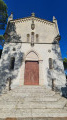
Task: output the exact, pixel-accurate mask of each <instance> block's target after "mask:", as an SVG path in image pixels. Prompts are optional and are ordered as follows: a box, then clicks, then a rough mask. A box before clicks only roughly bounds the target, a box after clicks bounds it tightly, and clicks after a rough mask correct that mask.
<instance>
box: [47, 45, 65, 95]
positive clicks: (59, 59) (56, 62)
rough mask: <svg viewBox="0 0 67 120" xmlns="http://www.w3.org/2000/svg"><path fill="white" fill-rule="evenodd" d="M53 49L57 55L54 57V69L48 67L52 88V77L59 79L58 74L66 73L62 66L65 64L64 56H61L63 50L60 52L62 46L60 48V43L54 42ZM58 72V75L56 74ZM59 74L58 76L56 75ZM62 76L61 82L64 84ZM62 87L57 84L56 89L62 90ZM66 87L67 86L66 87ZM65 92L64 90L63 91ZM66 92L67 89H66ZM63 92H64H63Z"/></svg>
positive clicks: (49, 81)
mask: <svg viewBox="0 0 67 120" xmlns="http://www.w3.org/2000/svg"><path fill="white" fill-rule="evenodd" d="M52 51H53V53H54V54H55V55H56V59H53V69H52V70H51V69H49V68H47V77H48V85H49V86H50V87H51V88H52V79H55V80H56V79H57V80H58V76H59V74H60V76H61V75H62V74H64V69H63V68H62V67H63V66H62V64H63V61H62V57H61V52H60V48H59V44H53V45H52ZM56 74H57V75H56ZM54 75H55V76H57V78H55V77H54ZM59 78H61V80H60V81H61V83H62V84H63V81H62V80H63V79H62V77H59ZM60 87H61V86H59V85H58V86H55V91H61V90H60ZM65 88H66V87H65ZM61 89H62V88H61ZM62 92H63V91H62ZM65 92H66V91H65ZM63 93H64V92H63ZM63 93H62V94H63Z"/></svg>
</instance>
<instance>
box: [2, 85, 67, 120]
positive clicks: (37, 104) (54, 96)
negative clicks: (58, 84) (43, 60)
mask: <svg viewBox="0 0 67 120" xmlns="http://www.w3.org/2000/svg"><path fill="white" fill-rule="evenodd" d="M51 117H53V118H57V117H61V118H63V117H64V118H65V117H66V120H67V99H65V98H63V97H61V96H60V95H59V93H55V92H54V91H52V90H50V89H48V88H45V87H44V86H19V87H17V88H15V89H13V90H11V91H8V92H7V93H6V94H3V95H1V96H0V118H2V119H5V118H24V120H25V119H27V118H28V120H29V119H31V120H32V119H33V118H36V119H38V118H39V119H38V120H41V119H43V120H46V119H44V118H51ZM36 119H35V120H36ZM49 120H50V119H49ZM58 120H59V119H58ZM63 120H64V119H63Z"/></svg>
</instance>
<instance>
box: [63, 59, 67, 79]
mask: <svg viewBox="0 0 67 120" xmlns="http://www.w3.org/2000/svg"><path fill="white" fill-rule="evenodd" d="M63 64H64V70H65V74H66V79H67V58H64V59H63Z"/></svg>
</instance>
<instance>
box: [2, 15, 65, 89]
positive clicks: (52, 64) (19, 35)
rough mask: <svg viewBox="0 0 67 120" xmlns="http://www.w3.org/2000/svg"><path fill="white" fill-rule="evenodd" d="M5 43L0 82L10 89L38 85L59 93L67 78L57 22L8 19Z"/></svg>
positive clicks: (34, 18) (35, 19) (31, 18)
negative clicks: (8, 84)
mask: <svg viewBox="0 0 67 120" xmlns="http://www.w3.org/2000/svg"><path fill="white" fill-rule="evenodd" d="M4 37H5V44H4V48H3V51H2V56H1V59H0V71H1V72H0V74H1V75H0V83H1V85H4V87H6V84H7V81H8V80H11V82H10V86H11V89H14V88H15V87H17V86H22V85H23V86H24V85H31V86H33V85H39V86H45V87H47V88H51V89H55V90H61V88H62V87H64V86H65V83H66V78H65V74H64V67H63V62H62V57H61V51H60V46H59V40H60V33H59V29H58V24H57V19H56V18H55V17H54V16H53V20H52V21H48V20H45V19H41V18H38V17H36V16H35V13H32V14H31V16H30V17H25V18H21V19H13V13H11V15H10V17H9V18H8V23H7V28H6V31H5V34H4Z"/></svg>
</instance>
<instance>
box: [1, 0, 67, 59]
mask: <svg viewBox="0 0 67 120" xmlns="http://www.w3.org/2000/svg"><path fill="white" fill-rule="evenodd" d="M4 1H5V3H6V4H7V6H8V15H10V14H11V12H13V14H14V19H17V18H23V17H27V16H30V15H31V13H32V12H35V15H36V17H39V18H43V19H46V20H50V21H52V18H53V16H55V17H56V19H57V21H58V26H59V31H60V35H61V40H60V48H61V53H62V57H63V58H64V57H67V54H66V53H67V0H4ZM3 32H4V31H0V34H1V33H3Z"/></svg>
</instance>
